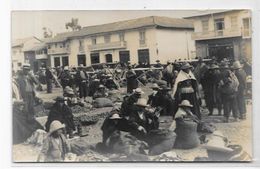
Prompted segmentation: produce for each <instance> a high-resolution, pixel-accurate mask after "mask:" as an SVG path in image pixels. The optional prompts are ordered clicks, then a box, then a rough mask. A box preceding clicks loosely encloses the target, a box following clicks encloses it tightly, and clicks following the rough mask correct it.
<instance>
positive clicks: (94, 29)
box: [47, 16, 194, 43]
mask: <svg viewBox="0 0 260 169" xmlns="http://www.w3.org/2000/svg"><path fill="white" fill-rule="evenodd" d="M148 26H157V27H165V28H177V29H180V28H183V29H193V28H194V27H193V23H192V22H191V21H189V20H186V19H179V18H169V17H161V16H149V17H144V18H138V19H131V20H126V21H119V22H113V23H108V24H102V25H95V26H88V27H83V28H82V29H81V30H79V31H73V32H66V33H60V34H57V36H55V37H54V38H52V39H51V40H49V41H47V43H55V42H62V41H65V40H67V39H68V38H71V37H80V36H88V35H95V34H99V33H107V32H114V31H123V30H129V29H135V28H142V27H148Z"/></svg>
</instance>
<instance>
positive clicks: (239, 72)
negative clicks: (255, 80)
mask: <svg viewBox="0 0 260 169" xmlns="http://www.w3.org/2000/svg"><path fill="white" fill-rule="evenodd" d="M232 68H233V70H234V73H235V75H236V77H237V79H238V82H239V86H238V91H237V105H238V111H239V118H240V119H246V103H245V97H244V94H245V89H246V72H245V71H244V70H243V68H242V66H241V64H240V62H239V61H235V62H234V63H233V67H232Z"/></svg>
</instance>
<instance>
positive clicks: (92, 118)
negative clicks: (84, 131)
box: [73, 107, 113, 125]
mask: <svg viewBox="0 0 260 169" xmlns="http://www.w3.org/2000/svg"><path fill="white" fill-rule="evenodd" d="M75 109H76V110H78V111H77V113H73V116H74V119H75V120H77V121H79V122H81V123H82V124H83V125H90V124H95V123H96V122H97V121H98V120H99V119H101V118H105V117H106V116H107V115H108V114H109V113H110V111H111V110H112V109H113V107H104V108H99V109H95V110H91V111H90V110H88V111H85V108H84V107H77V108H75ZM80 110H83V111H80Z"/></svg>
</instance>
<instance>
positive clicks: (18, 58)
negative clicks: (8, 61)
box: [11, 37, 41, 71]
mask: <svg viewBox="0 0 260 169" xmlns="http://www.w3.org/2000/svg"><path fill="white" fill-rule="evenodd" d="M40 42H41V40H40V39H38V38H36V37H28V38H23V39H16V40H14V41H13V42H12V49H11V50H12V51H11V52H12V54H11V55H12V69H13V70H14V71H17V70H19V69H20V67H21V66H22V65H23V64H24V63H29V58H30V57H31V55H32V53H31V52H26V51H28V50H29V49H30V48H31V47H32V46H34V45H35V44H37V43H40Z"/></svg>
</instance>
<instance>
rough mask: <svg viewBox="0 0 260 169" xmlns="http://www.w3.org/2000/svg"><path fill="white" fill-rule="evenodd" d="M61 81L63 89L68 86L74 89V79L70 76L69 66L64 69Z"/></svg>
mask: <svg viewBox="0 0 260 169" xmlns="http://www.w3.org/2000/svg"><path fill="white" fill-rule="evenodd" d="M60 80H61V85H62V88H63V89H65V87H66V86H69V87H72V81H73V77H72V75H71V74H70V71H69V67H68V66H65V67H64V70H63V72H62V73H61V75H60Z"/></svg>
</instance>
